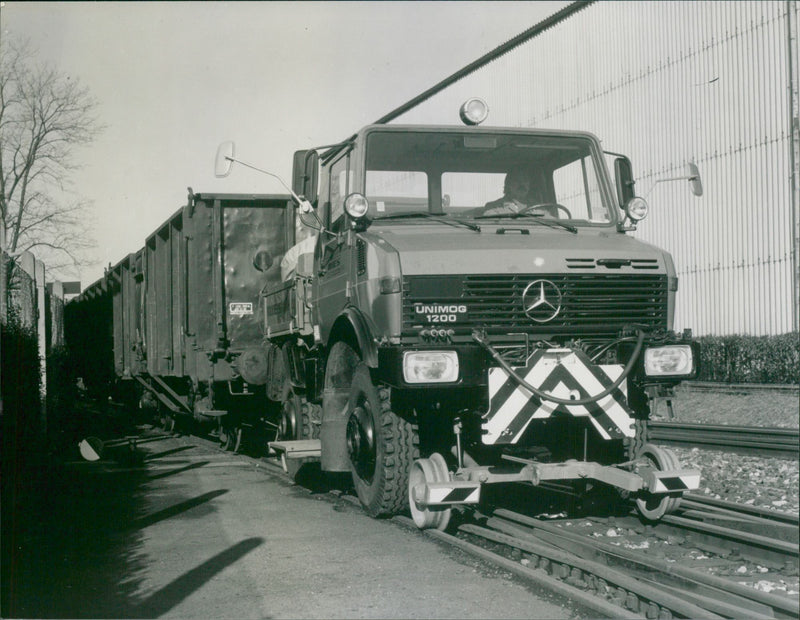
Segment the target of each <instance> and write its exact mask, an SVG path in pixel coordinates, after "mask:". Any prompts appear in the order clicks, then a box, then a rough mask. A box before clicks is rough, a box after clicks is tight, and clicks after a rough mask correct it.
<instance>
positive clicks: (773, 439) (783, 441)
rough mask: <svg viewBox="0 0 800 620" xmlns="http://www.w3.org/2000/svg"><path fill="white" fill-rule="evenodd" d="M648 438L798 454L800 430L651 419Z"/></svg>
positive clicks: (759, 451) (729, 448)
mask: <svg viewBox="0 0 800 620" xmlns="http://www.w3.org/2000/svg"><path fill="white" fill-rule="evenodd" d="M649 426H650V438H651V440H652V441H654V442H656V443H661V444H668V445H678V446H686V447H699V448H719V449H725V450H729V451H734V452H746V453H752V454H760V455H766V456H778V455H780V456H793V457H795V458H797V457H798V455H800V430H798V429H796V428H761V427H753V426H728V425H711V424H691V423H686V422H662V421H652V422H650V425H649Z"/></svg>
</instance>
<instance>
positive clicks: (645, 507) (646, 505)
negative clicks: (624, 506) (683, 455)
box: [636, 443, 681, 521]
mask: <svg viewBox="0 0 800 620" xmlns="http://www.w3.org/2000/svg"><path fill="white" fill-rule="evenodd" d="M639 458H641V459H645V460H647V461H649V462H650V465H651V466H652V467H653V468H654V469H656V470H658V471H666V470H674V469H680V463H679V462H678V457H676V456H675V453H673V452H672V451H671V450H666V449H664V448H659V447H658V446H654V445H653V444H651V443H648V444H646V445H645V446H644V447H643V448H642V451H641V453H640V454H639ZM680 503H681V498H680V497H675V496H674V495H664V494H660V495H647V496H644V497H640V498H637V499H636V510H638V511H639V514H641V515H642V516H643V517H644V518H645V519H647V520H649V521H658V520H659V519H661V518H662V517H663V516H664V515H666V514H669V513H672V512H675V511H676V510H677V509H678V507H679V506H680Z"/></svg>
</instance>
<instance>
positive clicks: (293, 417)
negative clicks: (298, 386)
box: [278, 391, 304, 441]
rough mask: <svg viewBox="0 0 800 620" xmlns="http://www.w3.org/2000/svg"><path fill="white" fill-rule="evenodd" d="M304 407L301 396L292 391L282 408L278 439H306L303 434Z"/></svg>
mask: <svg viewBox="0 0 800 620" xmlns="http://www.w3.org/2000/svg"><path fill="white" fill-rule="evenodd" d="M302 408H303V401H302V400H301V398H300V397H299V396H298V395H297V394H295V393H294V392H292V391H290V392H289V393H288V394H287V395H286V398H285V399H284V401H283V407H282V408H281V421H280V425H279V426H278V441H294V440H295V439H304V437H303V436H302V432H303V427H302V415H303V414H302Z"/></svg>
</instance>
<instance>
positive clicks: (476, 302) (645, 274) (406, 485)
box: [217, 100, 700, 529]
mask: <svg viewBox="0 0 800 620" xmlns="http://www.w3.org/2000/svg"><path fill="white" fill-rule="evenodd" d="M485 112H486V108H485V104H484V103H483V102H482V101H480V100H471V101H470V102H468V103H467V104H465V106H464V107H463V108H462V112H461V116H462V120H464V121H465V126H408V125H371V126H367V127H365V128H363V129H362V130H361V131H359V132H358V133H357V134H356V135H354V136H353V137H352V138H350V139H348V140H346V141H345V142H342V143H340V144H337V145H334V146H328V147H319V148H317V149H309V150H306V151H300V152H298V153H296V154H295V160H294V163H295V168H294V174H293V182H292V188H291V193H292V195H293V197H294V200H293V207H291V208H293V209H294V211H295V215H294V217H295V224H296V226H295V229H294V230H287V231H286V232H287V235H288V238H289V240H290V241H291V242H292V243H298V241H302V243H298V245H297V246H296V247H295V248H293V250H290V251H289V252H287V253H286V254H285V255H281V256H277V255H275V256H270V257H268V258H265V257H264V256H263V255H262V256H260V257H256V258H255V262H256V264H260V265H262V266H267V269H278V268H279V267H281V268H282V274H283V276H284V278H285V279H284V280H282V284H281V285H280V286H277V287H276V286H274V285H268V286H266V287H265V288H264V290H263V291H262V301H263V303H262V308H261V312H263V317H264V334H265V340H264V347H265V350H266V354H265V355H263V356H261V357H260V358H259V359H261V360H263V363H264V364H265V365H266V366H265V368H264V369H263V372H264V373H265V375H266V376H268V377H269V380H268V390H269V393H270V394H271V397H272V398H276V399H280V400H281V402H282V421H281V425H280V426H281V432H280V434H279V436H278V438H277V440H276V441H274V442H271V443H270V447H271V448H272V449H273V450H275V451H276V452H277V453H278V454H280V455H281V457H282V459H283V462H284V464H285V466H286V467H287V469H288V470H290V471H294V470H296V468H297V464H298V463H302V462H306V461H308V460H319V462H320V466H321V468H322V470H323V471H325V472H346V471H349V472H351V473H352V479H353V484H354V486H355V489H356V491H357V494H358V497H359V500H360V502H361V503H362V505H363V507H364V509H365V510H366V511H367V512H368V513H369V514H371V515H373V516H378V515H386V514H392V513H397V512H402V511H404V510H406V509H408V510H410V513H411V515H412V517H413V519H414V521H415V522H416V524H417V525H418V526H419V527H421V528H434V527H435V528H440V529H444V528H445V527H446V526H447V523H448V520H449V518H450V514H451V509H452V507H453V506H454V505H457V504H470V503H472V504H474V503H477V502H478V501H479V500H480V495H481V488H482V487H483V485H485V484H491V483H499V482H502V483H508V482H519V483H527V484H531V485H539V484H541V483H545V482H552V481H555V482H557V483H559V484H569V485H572V486H573V487H574V489H575V492H577V493H578V494H584V493H590V492H591V491H592V489H598V488H606V489H616V490H618V491H619V494H618V495H619V497H620V498H624V499H628V498H630V499H632V500H633V501H634V502H635V504H636V506H637V508H638V510H639V512H640V513H641V515H642V516H643V517H644V518H645V519H648V520H657V519H659V518H661V517H662V516H663V515H664V514H666V513H668V512H671V511H673V510H674V509H675V508H676V507H677V505H678V503H679V501H680V497H681V495H682V493H683V492H685V491H687V490H690V489H695V488H697V487H698V485H699V478H700V474H699V472H698V471H696V470H687V469H682V468H681V466H680V464H679V463H678V460H677V459H676V457H675V456H674V454H673V453H672V452H670V451H668V450H666V449H663V448H660V447H658V446H655V445H653V444H651V443H649V441H648V419H649V418H650V415H651V411H652V410H653V404H654V402H656V400H657V399H660V398H664V397H667V396H669V395H670V394H671V391H672V389H673V387H674V386H675V385H676V384H677V383H678V382H679V381H681V380H683V379H689V378H692V377H694V376H695V375H696V372H697V363H698V349H697V344H696V343H695V342H693V341H692V339H691V334H690V333H689V332H688V331H686V332H684V333H683V334H680V335H676V334H675V333H674V332H673V331H672V330H673V315H674V309H675V294H676V291H677V290H678V279H677V277H676V274H675V267H674V265H673V261H672V258H671V257H670V255H669V254H668V253H667V252H665V251H663V250H660V249H658V248H656V247H653V246H652V245H648V244H646V243H643V242H641V241H639V240H637V239H635V238H633V237H632V236H630V235H629V234H628V232H629V231H631V230H633V229H635V226H636V222H637V221H638V220H640V219H641V218H642V217H644V215H645V214H646V212H647V205H646V203H645V202H644V200H642V199H641V198H638V197H636V196H634V193H633V185H634V180H633V175H632V172H631V165H630V162H629V161H628V160H627V158H625V157H624V156H616V157H615V159H613V160H611V165H612V168H613V170H614V177H613V179H612V177H611V176H610V174H609V169H608V165H607V161H609V157H610V156H609V155H607V154H604V152H603V151H602V149H601V146H600V143H599V141H598V140H597V138H595V137H594V136H593V135H591V134H588V133H583V132H578V131H556V130H549V129H521V128H490V127H482V126H479V123H480V121H481V118H480V117H481V116H483V117H485ZM217 161H218V174H219V175H224V174H227V172H228V171H229V169H230V165H231V163H232V162H234V161H239V160H237V159H236V158H235V157H234V154H233V145H232V143H228V144H227V145H225V146H223V147H221V149H220V151H219V152H218V159H217ZM242 163H243V162H242ZM246 165H249V164H246ZM251 167H252V166H251ZM273 176H274V175H273ZM514 176H516V177H523V178H524V179H525V180H526V181H527V189H523V190H522V191H521V192H520V191H518V192H517V196H516V197H512V196H511V189H510V188H509V187H508V184H509V182H510V179H511V177H514ZM504 184H505V185H506V187H505V189H504ZM522 185H525V183H524V182H523V183H522ZM287 247H288V246H287ZM263 251H264V250H262V253H263ZM281 263H282V265H281ZM289 263H291V264H289Z"/></svg>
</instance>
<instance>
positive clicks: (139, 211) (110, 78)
mask: <svg viewBox="0 0 800 620" xmlns="http://www.w3.org/2000/svg"><path fill="white" fill-rule="evenodd" d="M567 4H568V3H567V2H524V1H517V2H511V1H505V2H455V1H452V2H451V1H448V2H432V1H416V2H375V1H371V2H2V3H0V29H1V30H2V35H1V36H2V37H13V38H15V39H17V40H28V41H29V42H30V44H31V46H32V48H33V49H34V50H35V52H36V59H37V60H38V61H41V62H44V63H47V64H50V65H52V66H54V67H56V68H57V69H58V70H59V72H61V73H63V74H64V75H67V76H70V79H77V80H79V81H80V83H81V84H83V85H85V86H87V87H88V88H89V90H90V92H91V95H92V96H93V97H94V98H95V99H96V100H97V102H98V107H97V114H98V120H99V122H100V123H101V124H102V125H103V126H104V127H105V129H104V131H103V132H102V134H101V135H100V136H99V137H98V138H97V139H96V140H95V141H94V142H93V143H92V144H91V145H90V146H88V147H85V148H81V149H80V150H76V151H75V159H76V161H77V163H78V164H79V165H80V166H81V168H80V169H79V170H78V171H76V172H75V173H74V174H73V175H72V178H71V180H72V181H73V184H74V191H75V192H76V193H77V195H78V196H80V197H81V198H84V199H86V200H88V201H89V202H90V203H91V205H92V206H91V207H90V210H89V212H88V216H87V217H88V221H87V231H88V232H87V234H91V235H93V236H94V239H95V241H96V243H97V247H96V250H95V252H94V256H95V258H96V263H95V264H94V265H91V266H87V267H84V268H82V269H81V273H80V274H79V278H80V280H81V281H82V284H83V286H84V287H85V286H87V285H89V284H91V283H92V282H94V281H96V280H97V279H98V278H100V277H101V276H102V274H103V268H104V267H106V266H108V265H109V264H116V263H117V262H119V261H120V260H121V259H122V258H124V257H125V256H126V255H127V254H128V253H130V252H135V251H136V250H138V249H139V248H141V247H142V246H143V245H144V241H145V238H146V237H147V236H148V235H149V234H150V233H152V232H153V231H154V230H155V229H156V228H157V227H158V226H159V225H160V224H161V223H163V222H164V221H165V220H167V219H168V218H169V217H170V216H171V215H172V214H173V213H175V212H176V211H177V210H178V209H179V208H180V207H181V206H182V205H184V204H186V196H187V187H191V188H192V189H193V191H194V192H195V193H200V192H228V193H285V191H284V189H283V188H282V187H281V185H280V184H279V183H278V181H276V180H274V179H272V178H271V177H268V176H265V175H262V174H259V173H257V172H254V171H252V170H248V169H246V168H243V167H234V170H233V172H232V173H231V175H230V176H229V177H227V178H225V179H217V178H215V177H214V170H213V163H214V155H215V152H216V149H217V146H218V145H219V144H220V143H221V142H223V141H225V140H233V141H234V142H235V143H236V155H237V157H238V158H241V159H243V160H245V161H248V162H250V163H252V164H254V165H256V166H258V167H260V168H263V169H265V170H268V171H270V172H272V173H275V174H278V175H279V176H281V177H282V178H283V179H284V180H285V181H286V182H287V183H288V182H289V181H290V178H291V162H292V153H293V152H294V151H296V150H299V149H303V148H308V147H311V146H316V145H324V144H330V143H334V142H338V141H340V140H342V139H344V138H347V137H349V136H350V135H352V134H353V133H355V132H356V131H357V130H358V129H359V128H360V127H362V126H364V125H367V124H369V123H371V122H373V121H375V120H377V119H378V118H380V117H381V116H383V115H384V114H386V113H387V112H389V111H391V110H393V109H395V108H396V107H398V106H399V105H401V104H403V103H405V102H406V101H408V100H409V99H411V98H412V97H414V96H416V95H418V94H419V93H421V92H422V91H424V90H426V89H427V88H430V87H431V86H433V85H434V84H436V83H437V82H439V81H440V80H442V79H444V78H445V77H448V76H449V75H451V74H452V73H454V72H455V71H457V70H458V69H460V68H462V67H463V66H465V65H466V64H468V63H470V62H472V61H473V60H475V59H477V58H479V57H480V56H482V55H483V54H485V53H486V52H488V51H490V50H492V49H494V48H495V47H497V46H498V45H500V44H501V43H504V42H505V41H507V40H508V39H510V38H512V37H513V36H515V35H517V34H519V33H520V32H522V31H523V30H526V29H528V28H530V27H531V26H532V25H534V24H535V23H537V22H539V21H541V20H542V19H544V18H545V17H548V16H549V15H551V14H553V13H554V12H556V11H557V10H559V9H561V8H563V7H564V6H566V5H567ZM475 95H476V96H480V93H475ZM457 113H458V111H457V110H454V111H453V122H454V123H458V122H459V121H458V118H457Z"/></svg>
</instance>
